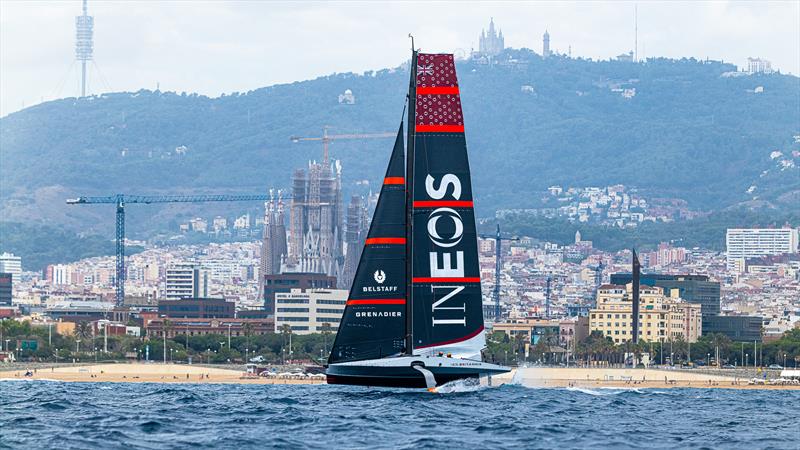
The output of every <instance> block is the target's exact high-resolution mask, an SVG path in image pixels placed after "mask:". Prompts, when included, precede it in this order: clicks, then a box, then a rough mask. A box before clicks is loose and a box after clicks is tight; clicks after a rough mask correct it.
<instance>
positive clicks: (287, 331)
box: [281, 323, 292, 364]
mask: <svg viewBox="0 0 800 450" xmlns="http://www.w3.org/2000/svg"><path fill="white" fill-rule="evenodd" d="M281 334H282V335H283V346H284V348H285V347H286V337H287V336H288V337H289V359H291V358H292V327H291V326H290V325H289V324H288V323H285V324H283V325H281ZM283 363H284V364H286V356H285V353H284V361H283Z"/></svg>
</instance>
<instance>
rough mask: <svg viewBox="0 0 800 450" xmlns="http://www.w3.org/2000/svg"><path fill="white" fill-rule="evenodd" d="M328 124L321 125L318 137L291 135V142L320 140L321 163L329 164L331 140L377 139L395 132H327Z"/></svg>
mask: <svg viewBox="0 0 800 450" xmlns="http://www.w3.org/2000/svg"><path fill="white" fill-rule="evenodd" d="M328 128H330V127H329V126H327V125H326V126H324V127H322V136H318V137H300V136H291V137H290V138H289V139H291V141H292V142H301V141H322V163H323V165H327V164H330V160H329V157H328V154H329V153H328V144H330V143H331V142H333V141H341V140H345V139H379V138H388V137H394V136H395V133H356V134H328Z"/></svg>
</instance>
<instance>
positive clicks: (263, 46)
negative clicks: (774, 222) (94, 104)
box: [0, 0, 800, 117]
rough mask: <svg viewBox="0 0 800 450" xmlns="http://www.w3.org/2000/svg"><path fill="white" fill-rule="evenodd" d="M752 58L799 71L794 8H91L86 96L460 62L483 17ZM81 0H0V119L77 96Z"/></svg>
mask: <svg viewBox="0 0 800 450" xmlns="http://www.w3.org/2000/svg"><path fill="white" fill-rule="evenodd" d="M635 7H636V9H637V10H638V14H637V15H638V54H639V56H640V57H642V56H643V57H653V56H664V57H671V58H680V57H695V58H702V59H705V58H710V59H715V60H724V61H726V62H731V63H733V64H736V65H737V66H739V67H740V68H741V67H743V66H744V65H745V63H746V61H747V58H748V57H761V58H765V59H768V60H770V61H771V62H772V64H773V68H776V69H779V70H781V72H784V73H792V74H795V75H796V74H800V0H787V1H773V2H769V1H757V2H745V1H718V2H674V1H670V2H652V1H639V2H625V1H612V2H602V1H591V2H590V1H583V2H463V1H459V2H455V1H454V2H408V1H406V2H394V3H393V2H356V1H349V2H266V1H256V0H251V1H226V2H222V1H190V0H182V1H156V0H147V1H144V0H141V1H98V0H89V15H92V16H94V23H95V29H94V48H95V50H94V61H93V62H91V63H90V64H89V66H88V73H89V77H88V78H89V81H88V84H89V88H88V91H89V93H92V94H98V93H103V92H120V91H137V90H139V89H142V88H144V89H156V88H157V87H158V88H160V89H161V90H162V91H176V92H187V93H188V92H197V93H200V94H204V95H209V96H213V97H216V96H219V95H220V94H223V93H231V92H246V91H249V90H253V89H257V88H260V87H264V86H269V85H273V84H279V83H288V82H292V81H299V80H306V79H312V78H316V77H318V76H323V75H328V74H331V73H335V72H356V73H361V72H364V71H366V70H376V69H382V68H387V67H396V66H398V65H399V64H401V63H402V62H403V61H405V60H406V59H407V58H408V57H409V54H410V42H409V39H408V37H407V36H408V34H409V33H413V34H414V36H415V39H416V46H417V47H418V48H421V49H422V50H423V51H442V52H456V53H463V54H468V53H469V51H470V50H471V49H472V48H475V49H477V47H478V35H479V34H480V32H481V29H483V28H487V27H488V24H489V19H490V18H491V17H493V18H494V22H495V24H496V26H497V27H498V28H500V29H501V30H502V31H503V34H504V36H505V42H506V46H507V47H514V48H522V47H525V48H531V49H533V50H535V51H537V52H541V46H542V34H543V33H544V32H545V30H547V31H549V33H550V39H551V48H553V49H555V50H556V51H559V52H561V53H567V52H568V50H569V49H570V48H571V51H572V56H573V57H585V58H594V59H608V58H610V57H614V56H616V55H618V54H620V53H623V52H627V51H629V50H632V49H633V48H634V36H635V33H634V9H635ZM80 12H81V3H80V1H79V0H60V1H44V0H27V1H15V0H0V117H2V116H5V115H8V114H10V113H13V112H15V111H18V110H20V109H22V108H25V107H28V106H32V105H35V104H38V103H40V102H42V101H48V100H53V99H57V98H64V97H74V96H76V95H78V94H79V92H80V75H79V74H80V66H79V64H78V63H76V62H74V45H75V29H74V28H75V19H74V16H77V15H79V14H80Z"/></svg>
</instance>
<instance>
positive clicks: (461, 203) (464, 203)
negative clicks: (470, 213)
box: [414, 200, 472, 208]
mask: <svg viewBox="0 0 800 450" xmlns="http://www.w3.org/2000/svg"><path fill="white" fill-rule="evenodd" d="M440 206H448V207H451V208H472V200H420V201H416V202H414V208H438V207H440Z"/></svg>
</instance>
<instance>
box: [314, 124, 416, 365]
mask: <svg viewBox="0 0 800 450" xmlns="http://www.w3.org/2000/svg"><path fill="white" fill-rule="evenodd" d="M404 164H405V156H404V148H403V124H402V123H401V124H400V130H399V131H398V132H397V139H396V140H395V143H394V150H393V151H392V156H391V159H390V160H389V166H388V167H387V169H386V176H385V177H384V179H383V186H382V188H381V193H380V197H378V204H377V205H376V207H375V214H374V215H373V218H372V224H371V225H370V228H369V233H368V234H367V240H366V242H365V246H364V251H363V252H362V254H361V260H360V261H359V263H358V269H357V270H356V275H355V278H354V279H353V285H352V287H351V289H350V295H349V296H348V300H347V305H346V306H345V310H344V315H343V316H342V321H341V323H340V325H339V331H338V333H337V334H336V340H335V342H334V344H333V348H332V350H331V355H330V358H329V360H328V362H329V363H337V362H344V361H358V360H365V359H377V358H382V357H386V356H392V355H396V354H399V353H402V352H403V351H404V345H405V343H404V337H405V333H406V323H405V315H406V312H405V311H406V245H405V244H406V216H405V203H406V200H405V167H404Z"/></svg>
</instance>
